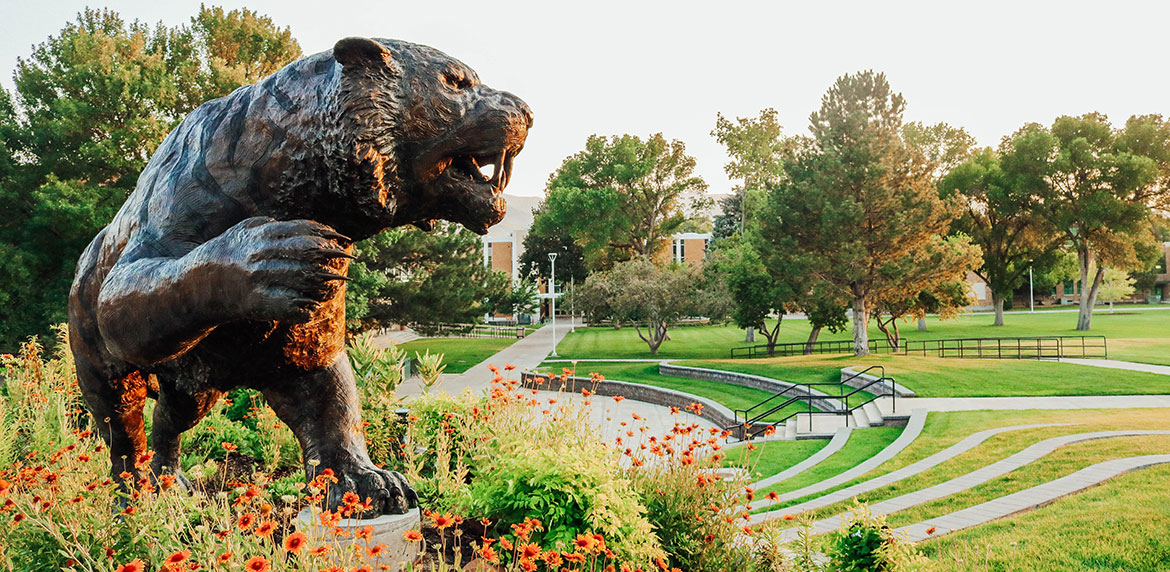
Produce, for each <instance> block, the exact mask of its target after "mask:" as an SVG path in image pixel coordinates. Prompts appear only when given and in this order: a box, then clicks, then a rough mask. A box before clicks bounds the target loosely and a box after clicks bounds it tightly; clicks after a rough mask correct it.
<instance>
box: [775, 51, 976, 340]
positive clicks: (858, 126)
mask: <svg viewBox="0 0 1170 572" xmlns="http://www.w3.org/2000/svg"><path fill="white" fill-rule="evenodd" d="M904 108H905V101H904V99H903V98H902V96H901V95H900V94H897V93H894V92H892V91H891V90H890V86H889V83H888V82H887V81H886V79H885V75H884V74H878V73H874V72H861V73H858V74H856V75H845V76H843V77H841V78H839V79H838V80H837V81H836V83H835V84H834V85H833V86H832V87H831V88H830V89H829V91H828V93H826V94H825V96H824V97H823V98H822V100H821V108H820V110H818V111H817V112H815V113H813V114H812V116H811V118H810V120H811V123H812V125H811V128H810V130H811V132H812V138H811V139H809V140H807V141H805V142H802V143H801V144H800V145H798V146H797V147H796V148H795V150H794V153H793V156H792V158H790V159H787V160H785V161H784V171H785V173H786V175H787V179H786V181H785V182H784V183H782V184H780V185H776V186H774V187H772V188H770V189H769V192H768V196H767V205H766V207H765V213H764V215H763V216H761V217H760V218H761V224H760V235H761V238H762V239H763V241H764V246H763V248H765V249H767V250H768V251H770V252H790V253H794V255H798V256H800V257H801V268H802V269H804V271H805V275H806V276H808V277H810V278H811V279H814V280H816V281H819V282H823V283H824V284H825V285H826V286H827V287H830V288H831V289H832V290H833V294H834V295H835V296H840V297H842V298H846V299H849V300H851V305H852V309H853V342H854V353H855V354H856V355H866V354H868V353H869V338H868V332H867V330H866V326H867V324H868V321H869V316H870V312H871V308H870V307H869V304H871V303H875V302H881V301H887V300H892V299H897V298H900V297H902V296H901V293H902V292H903V291H904V290H905V288H907V287H908V285H910V284H914V285H918V287H917V288H916V289H915V290H914V293H915V294H917V292H920V291H923V290H927V289H928V288H927V286H929V280H926V281H923V280H920V277H921V274H922V273H921V269H920V268H919V267H918V265H917V263H918V262H919V261H920V260H921V259H922V258H923V257H928V258H929V257H934V256H938V257H939V261H940V262H939V264H940V265H943V266H945V265H946V264H954V265H963V264H966V261H967V260H969V259H970V258H969V255H970V254H971V252H972V247H971V246H970V245H969V244H967V245H966V247H965V248H959V246H961V245H962V244H965V243H966V241H965V240H964V239H959V240H958V241H956V242H955V243H954V244H947V243H944V242H943V241H940V240H939V237H940V236H941V235H943V234H945V233H946V231H947V228H948V225H949V224H950V221H951V220H952V219H953V218H954V216H955V214H957V208H956V206H955V205H954V204H952V203H950V202H948V201H944V200H943V199H942V198H941V197H940V196H939V193H938V191H937V190H936V188H935V173H936V171H937V169H938V167H937V165H935V164H933V163H932V160H931V159H930V158H929V157H927V156H925V155H924V153H923V152H922V146H920V145H913V144H909V143H908V142H907V141H905V139H904V134H903V124H902V112H903V109H904ZM944 245H945V246H946V248H945V249H944V250H943V252H936V249H940V248H942V247H943V246H944ZM975 252H977V250H975ZM932 273H933V274H935V275H936V276H937V275H945V274H946V273H945V272H941V271H938V272H932Z"/></svg>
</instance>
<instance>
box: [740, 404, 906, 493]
mask: <svg viewBox="0 0 1170 572" xmlns="http://www.w3.org/2000/svg"><path fill="white" fill-rule="evenodd" d="M926 413H927V412H926V411H925V410H922V409H919V410H916V411H914V412H913V413H911V414H910V420H909V421H907V422H906V428H905V429H903V430H902V434H901V435H898V438H897V439H894V442H893V443H890V444H889V445H887V446H886V448H885V449H882V450H881V451H879V452H878V454H876V455H874V456H872V457H870V458H868V459H866V460H864V461H862V462H861V463H859V464H857V465H856V466H854V467H853V468H851V469H849V470H847V471H845V472H843V473H840V474H838V475H835V476H832V477H829V478H827V479H825V480H823V481H821V482H819V483H814V484H811V485H809V486H807V487H804V488H801V489H797V490H795V491H792V492H788V493H784V494H782V495H780V497H779V499H778V500H776V501H770V500H768V499H760V500H758V501H757V502H755V503H752V506H753V507H764V506H771V505H774V504H776V503H778V502H788V501H790V500H793V499H798V498H801V497H806V496H809V495H814V494H817V493H819V492H821V491H824V490H828V489H831V488H833V487H835V486H837V485H839V484H841V483H847V482H849V481H852V480H853V479H856V478H857V477H860V476H861V475H864V474H866V473H868V472H870V471H872V470H873V469H875V468H877V467H878V465H881V464H882V463H884V462H886V461H889V460H890V459H893V458H894V455H897V454H898V453H901V452H902V450H903V449H905V448H906V447H907V446H908V445H910V443H913V442H914V440H915V439H917V438H918V436H919V435H921V434H922V428H923V427H924V426H925V425H926ZM765 514H766V513H765Z"/></svg>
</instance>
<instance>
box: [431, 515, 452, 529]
mask: <svg viewBox="0 0 1170 572" xmlns="http://www.w3.org/2000/svg"><path fill="white" fill-rule="evenodd" d="M432 518H433V519H434V521H435V526H436V527H437V528H440V529H442V528H447V527H448V526H451V525H452V524H454V523H455V519H454V518H451V515H449V514H444V515H435V516H434V517H432Z"/></svg>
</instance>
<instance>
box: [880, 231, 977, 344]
mask: <svg viewBox="0 0 1170 572" xmlns="http://www.w3.org/2000/svg"><path fill="white" fill-rule="evenodd" d="M979 255H980V251H979V247H978V246H975V245H972V244H971V243H969V242H967V241H966V239H965V237H961V236H950V237H946V238H943V237H941V236H937V237H935V242H934V243H933V244H930V245H929V246H928V247H927V248H924V249H922V250H921V251H919V252H917V253H915V254H914V255H912V256H910V257H907V258H905V259H904V260H903V263H904V264H906V265H908V266H913V268H914V270H913V271H904V272H900V273H899V274H900V275H901V276H902V280H901V281H900V282H897V283H895V284H890V285H887V287H886V288H884V289H882V291H881V295H880V296H878V297H875V299H874V301H873V313H874V320H875V321H876V322H877V326H878V329H879V330H881V331H882V333H883V334H885V336H886V342H887V343H889V345H890V348H891V349H893V350H894V351H897V350H898V349H899V348H901V339H902V338H901V332H900V331H899V328H898V321H899V320H902V319H910V318H915V319H921V318H925V317H926V315H927V314H937V315H938V316H939V318H940V319H944V320H945V319H947V318H951V317H954V316H955V315H956V314H958V313H959V312H960V311H961V310H962V309H963V308H964V307H966V306H967V305H968V304H970V300H969V298H968V296H967V281H966V280H965V278H966V276H965V275H966V273H967V269H969V268H972V267H974V266H976V265H977V264H978V263H979Z"/></svg>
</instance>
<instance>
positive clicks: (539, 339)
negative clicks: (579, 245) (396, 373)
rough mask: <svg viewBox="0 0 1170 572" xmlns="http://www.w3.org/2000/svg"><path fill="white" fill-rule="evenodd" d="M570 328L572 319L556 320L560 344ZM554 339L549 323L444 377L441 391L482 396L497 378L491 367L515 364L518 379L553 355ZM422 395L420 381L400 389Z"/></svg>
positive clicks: (408, 393) (399, 389)
mask: <svg viewBox="0 0 1170 572" xmlns="http://www.w3.org/2000/svg"><path fill="white" fill-rule="evenodd" d="M580 324H581V322H578V325H580ZM569 326H570V324H569V318H557V341H558V342H560V340H561V339H563V338H564V337H565V334H568V333H569ZM552 339H553V334H552V325H551V324H549V325H546V326H544V327H542V328H540V329H539V330H536V331H535V332H532V333H531V334H528V335H527V336H526V337H525V338H524V339H522V340H518V341H517V342H516V343H514V344H512V345H510V346H508V347H506V348H504V349H502V350H500V351H499V352H496V353H495V354H493V355H492V356H491V357H489V358H487V359H485V360H483V361H482V362H480V363H479V364H477V365H474V366H472V367H471V368H470V369H468V370H467V371H465V372H463V373H461V374H459V375H458V376H451V377H445V378H444V379H443V382H442V384H440V385H439V389H440V390H442V391H445V392H447V393H449V394H451V395H456V394H458V393H460V392H462V391H463V390H465V389H469V390H471V391H472V392H473V393H482V392H483V391H486V390H487V389H488V386H490V385H491V381H492V378H493V377H495V375H494V374H493V373H492V372H491V370H489V369H488V366H491V365H494V366H496V367H498V368H500V370H501V371H502V370H503V369H504V366H505V365H508V364H511V365H514V366H516V370H515V371H514V372H513V373H515V377H516V378H519V377H520V373H519V372H521V371H523V370H526V369H534V368H535V367H536V366H538V365H540V362H542V361H544V358H546V357H548V354H549V353H550V352H552ZM420 393H422V389H421V387H420V386H419V383H418V380H417V379H415V380H408V381H407V382H405V383H403V384H402V385H401V386H399V388H398V395H400V396H407V397H410V396H415V395H418V394H420Z"/></svg>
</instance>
